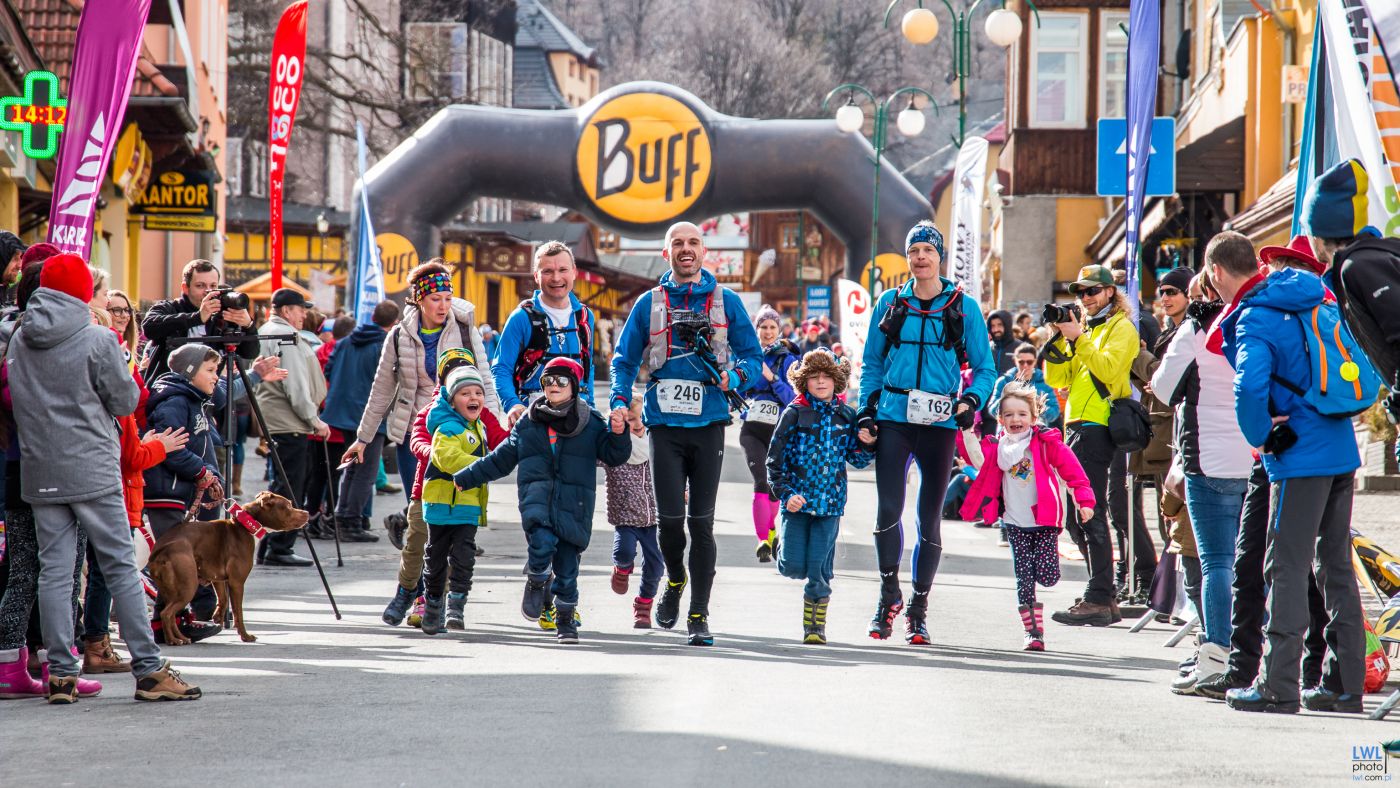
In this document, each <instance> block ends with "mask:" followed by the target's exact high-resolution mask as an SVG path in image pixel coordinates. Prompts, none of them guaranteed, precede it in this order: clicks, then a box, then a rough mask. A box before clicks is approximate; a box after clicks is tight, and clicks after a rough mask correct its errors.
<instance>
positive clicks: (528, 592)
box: [452, 358, 632, 643]
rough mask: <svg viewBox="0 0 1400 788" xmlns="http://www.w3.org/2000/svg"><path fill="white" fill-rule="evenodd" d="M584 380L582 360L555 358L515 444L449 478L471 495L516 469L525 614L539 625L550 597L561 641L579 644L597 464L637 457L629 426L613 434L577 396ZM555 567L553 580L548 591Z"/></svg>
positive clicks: (517, 429) (514, 436)
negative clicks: (583, 565) (582, 559)
mask: <svg viewBox="0 0 1400 788" xmlns="http://www.w3.org/2000/svg"><path fill="white" fill-rule="evenodd" d="M582 375H583V366H582V365H581V364H579V363H578V362H577V361H575V360H573V359H571V358H556V359H552V360H551V361H550V362H549V363H548V364H546V365H545V368H544V373H543V375H541V377H540V382H541V384H542V385H543V387H544V396H543V397H541V398H539V399H537V400H535V402H534V403H532V404H531V405H530V407H529V409H528V410H527V411H526V416H525V418H522V419H520V420H519V421H517V422H516V423H515V429H514V430H512V431H511V434H510V438H509V439H508V440H507V441H506V442H505V443H502V444H501V445H500V446H497V447H496V449H495V450H494V451H492V452H491V453H490V454H488V455H486V456H485V457H483V458H481V459H480V460H477V461H476V462H474V463H472V464H471V465H468V466H467V467H466V468H463V469H462V470H461V471H458V472H457V473H456V474H455V475H454V476H453V479H452V480H453V483H454V484H456V485H457V488H458V489H459V490H470V489H472V488H475V487H480V486H482V485H484V484H486V483H487V482H490V481H494V480H496V479H499V478H501V477H503V476H505V475H506V474H508V473H510V472H511V471H512V470H516V466H517V465H518V466H519V469H518V471H517V473H516V475H515V479H516V486H517V487H518V489H519V499H520V516H521V518H522V519H521V526H522V527H523V528H524V529H525V536H526V539H527V541H528V542H529V554H530V555H529V561H528V563H527V564H526V574H527V575H528V579H527V580H526V582H525V596H524V599H523V600H522V602H521V605H520V612H521V614H522V615H524V616H525V618H526V619H527V620H529V621H532V622H534V621H538V620H539V617H540V613H541V612H542V611H543V610H544V606H545V597H546V594H547V592H548V591H552V592H553V595H554V597H555V615H556V619H555V622H556V623H555V634H556V635H557V636H558V638H559V642H560V643H577V642H578V622H577V620H576V619H575V617H574V609H575V607H577V605H578V567H579V556H580V555H581V554H582V553H583V551H584V550H586V549H587V548H588V541H589V539H590V537H591V536H592V533H593V505H594V501H595V500H596V497H597V492H598V490H597V487H598V485H597V463H598V461H599V460H602V462H603V464H604V465H621V464H622V463H624V462H627V458H628V457H630V456H631V454H632V441H631V439H630V438H628V436H627V432H626V426H625V425H623V426H621V427H620V428H619V429H618V430H617V431H610V430H609V428H608V422H607V420H606V419H604V418H603V417H602V416H600V415H598V412H597V411H595V410H593V409H592V408H590V407H589V406H588V403H587V402H586V401H585V400H583V399H582V398H581V397H579V379H580V377H581V376H582ZM551 568H553V570H554V572H553V574H554V582H553V584H552V587H550V588H549V589H546V586H547V585H548V584H549V580H550V569H551Z"/></svg>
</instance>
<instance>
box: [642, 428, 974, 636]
mask: <svg viewBox="0 0 1400 788" xmlns="http://www.w3.org/2000/svg"><path fill="white" fill-rule="evenodd" d="M724 426H725V425H724V424H723V423H722V422H719V423H715V424H707V425H705V426H704V427H663V426H656V427H652V428H651V476H652V483H653V484H654V485H655V488H656V513H657V519H658V523H659V525H660V533H659V534H658V536H659V537H660V540H661V556H662V557H663V558H664V559H665V560H666V576H667V577H668V578H669V579H670V580H671V582H673V583H678V582H681V581H682V580H684V579H685V578H686V561H685V546H686V532H687V530H689V533H690V573H689V576H690V612H691V613H692V614H700V615H704V616H708V615H709V613H710V588H711V586H713V585H714V581H715V498H716V497H717V496H718V495H719V474H720V468H721V467H722V466H723V464H724ZM945 475H946V474H945ZM687 487H688V488H689V490H690V500H689V502H688V503H687V501H686V490H687ZM687 515H689V528H688V529H687Z"/></svg>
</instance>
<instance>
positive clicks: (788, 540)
mask: <svg viewBox="0 0 1400 788" xmlns="http://www.w3.org/2000/svg"><path fill="white" fill-rule="evenodd" d="M779 527H780V528H781V531H780V532H779V536H778V539H779V543H778V571H779V572H780V573H781V574H782V575H783V577H790V578H792V579H793V580H803V579H805V580H806V581H807V584H806V585H804V586H803V587H802V596H804V597H806V598H807V599H810V600H812V601H814V602H815V601H818V600H822V599H825V598H827V597H829V596H831V578H832V577H833V576H834V574H835V566H834V565H835V561H836V532H837V531H838V530H839V529H840V527H841V518H840V516H838V515H834V514H826V515H817V514H803V513H802V512H789V511H787V510H786V509H784V510H783V518H782V524H781V525H780V526H779Z"/></svg>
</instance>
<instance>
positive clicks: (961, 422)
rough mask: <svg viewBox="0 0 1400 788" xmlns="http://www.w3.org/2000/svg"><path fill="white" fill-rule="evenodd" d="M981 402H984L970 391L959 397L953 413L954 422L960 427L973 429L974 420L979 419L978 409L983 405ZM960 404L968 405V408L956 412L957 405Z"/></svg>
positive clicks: (961, 428)
mask: <svg viewBox="0 0 1400 788" xmlns="http://www.w3.org/2000/svg"><path fill="white" fill-rule="evenodd" d="M981 404H982V402H981V400H979V399H977V395H976V394H971V393H969V394H964V395H962V396H961V397H958V401H957V403H956V404H955V405H954V408H955V410H954V414H953V423H955V424H957V425H958V429H960V430H969V429H972V424H973V422H974V421H976V420H977V409H978V407H980V406H981ZM958 405H967V410H965V411H963V412H961V413H958V412H956V407H957V406H958Z"/></svg>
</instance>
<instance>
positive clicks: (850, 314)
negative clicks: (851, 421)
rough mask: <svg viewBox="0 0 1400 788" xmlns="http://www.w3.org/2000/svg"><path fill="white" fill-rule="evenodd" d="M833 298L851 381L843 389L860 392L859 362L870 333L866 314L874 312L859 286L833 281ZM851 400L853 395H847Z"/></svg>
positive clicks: (868, 294) (857, 284)
mask: <svg viewBox="0 0 1400 788" xmlns="http://www.w3.org/2000/svg"><path fill="white" fill-rule="evenodd" d="M836 296H837V299H838V300H839V302H840V303H839V304H838V307H839V309H838V311H839V314H840V317H841V322H840V324H839V330H840V336H841V344H842V346H844V347H845V349H846V358H848V359H850V361H851V380H850V382H849V383H848V384H847V385H846V390H847V391H850V392H858V391H860V367H861V360H862V359H864V358H865V337H866V336H867V335H868V334H869V333H870V313H871V311H872V310H874V308H875V304H874V302H873V301H872V300H871V298H870V293H869V292H867V291H866V289H865V286H864V285H862V284H860V283H859V282H852V281H851V280H849V279H838V280H836ZM851 396H852V397H854V396H855V394H854V393H852V394H851Z"/></svg>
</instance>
